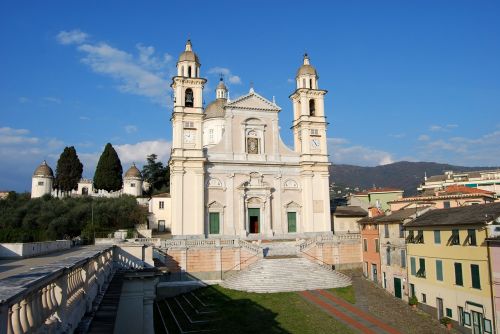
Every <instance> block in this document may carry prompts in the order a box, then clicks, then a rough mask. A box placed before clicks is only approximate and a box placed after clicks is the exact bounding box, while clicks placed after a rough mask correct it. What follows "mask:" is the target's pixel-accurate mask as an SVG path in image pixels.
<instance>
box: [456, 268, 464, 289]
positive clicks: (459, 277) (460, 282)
mask: <svg viewBox="0 0 500 334" xmlns="http://www.w3.org/2000/svg"><path fill="white" fill-rule="evenodd" d="M455 285H459V286H464V278H463V277H462V264H461V263H457V262H455Z"/></svg>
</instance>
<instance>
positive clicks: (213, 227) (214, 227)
mask: <svg viewBox="0 0 500 334" xmlns="http://www.w3.org/2000/svg"><path fill="white" fill-rule="evenodd" d="M219 219H220V217H219V213H218V212H210V213H209V219H208V224H209V228H208V231H209V233H210V234H219V231H220V220H219Z"/></svg>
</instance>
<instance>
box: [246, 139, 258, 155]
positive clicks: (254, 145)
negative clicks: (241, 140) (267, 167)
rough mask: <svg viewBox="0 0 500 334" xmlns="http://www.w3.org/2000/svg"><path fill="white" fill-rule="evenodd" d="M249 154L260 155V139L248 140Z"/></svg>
mask: <svg viewBox="0 0 500 334" xmlns="http://www.w3.org/2000/svg"><path fill="white" fill-rule="evenodd" d="M247 153H248V154H258V153H259V139H258V138H247Z"/></svg>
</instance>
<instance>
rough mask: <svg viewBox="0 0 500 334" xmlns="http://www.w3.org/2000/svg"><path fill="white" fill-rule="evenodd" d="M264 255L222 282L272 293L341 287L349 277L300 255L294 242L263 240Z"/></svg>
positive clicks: (226, 286) (233, 286)
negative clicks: (265, 242)
mask: <svg viewBox="0 0 500 334" xmlns="http://www.w3.org/2000/svg"><path fill="white" fill-rule="evenodd" d="M262 248H263V250H264V258H263V259H261V260H259V261H257V262H256V263H254V264H252V265H250V266H249V267H248V268H246V269H245V270H242V271H240V272H237V273H235V274H233V275H232V276H230V277H228V278H227V279H225V280H224V282H222V284H221V285H222V286H223V287H225V288H228V289H233V290H240V291H247V292H258V293H272V292H286V291H304V290H316V289H329V288H339V287H345V286H349V285H351V280H350V278H349V277H347V276H345V275H343V274H341V273H339V272H337V271H334V270H330V269H327V268H326V267H323V266H320V265H318V264H315V263H313V262H311V261H310V260H308V259H305V258H301V257H297V255H296V247H295V242H276V243H269V244H264V243H263V244H262Z"/></svg>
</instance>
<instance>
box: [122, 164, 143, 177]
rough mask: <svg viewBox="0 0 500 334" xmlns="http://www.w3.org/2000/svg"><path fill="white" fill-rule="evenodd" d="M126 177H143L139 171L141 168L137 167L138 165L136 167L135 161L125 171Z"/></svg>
mask: <svg viewBox="0 0 500 334" xmlns="http://www.w3.org/2000/svg"><path fill="white" fill-rule="evenodd" d="M125 178H140V179H142V174H141V172H140V171H139V169H137V167H135V163H134V164H132V166H130V168H129V169H128V170H127V171H126V172H125Z"/></svg>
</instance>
